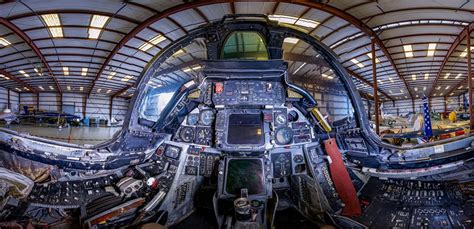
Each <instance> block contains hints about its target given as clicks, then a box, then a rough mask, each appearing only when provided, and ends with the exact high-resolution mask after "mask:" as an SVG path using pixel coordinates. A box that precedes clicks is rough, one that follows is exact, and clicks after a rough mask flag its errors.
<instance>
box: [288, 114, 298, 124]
mask: <svg viewBox="0 0 474 229" xmlns="http://www.w3.org/2000/svg"><path fill="white" fill-rule="evenodd" d="M298 117H299V115H298V112H296V111H290V112H289V113H288V121H290V122H295V121H297V120H298Z"/></svg>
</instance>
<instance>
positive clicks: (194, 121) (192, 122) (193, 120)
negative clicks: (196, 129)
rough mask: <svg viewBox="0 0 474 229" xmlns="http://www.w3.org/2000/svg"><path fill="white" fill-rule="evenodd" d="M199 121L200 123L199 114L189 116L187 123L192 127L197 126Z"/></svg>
mask: <svg viewBox="0 0 474 229" xmlns="http://www.w3.org/2000/svg"><path fill="white" fill-rule="evenodd" d="M198 121H199V114H197V113H193V114H189V115H188V118H187V119H186V123H187V124H188V125H190V126H194V125H196V124H197V123H198Z"/></svg>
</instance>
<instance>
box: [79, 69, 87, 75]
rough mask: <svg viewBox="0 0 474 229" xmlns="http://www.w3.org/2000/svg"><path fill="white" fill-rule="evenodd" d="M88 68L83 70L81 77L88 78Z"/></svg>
mask: <svg viewBox="0 0 474 229" xmlns="http://www.w3.org/2000/svg"><path fill="white" fill-rule="evenodd" d="M87 70H88V69H87V68H82V69H81V76H87Z"/></svg>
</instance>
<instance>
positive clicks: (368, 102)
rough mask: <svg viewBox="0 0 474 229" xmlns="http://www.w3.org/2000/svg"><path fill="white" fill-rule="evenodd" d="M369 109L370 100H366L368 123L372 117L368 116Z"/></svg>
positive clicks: (370, 105)
mask: <svg viewBox="0 0 474 229" xmlns="http://www.w3.org/2000/svg"><path fill="white" fill-rule="evenodd" d="M370 107H372V104H370V100H369V99H368V98H367V116H368V118H369V121H370V120H371V119H372V117H371V116H372V115H371V114H370Z"/></svg>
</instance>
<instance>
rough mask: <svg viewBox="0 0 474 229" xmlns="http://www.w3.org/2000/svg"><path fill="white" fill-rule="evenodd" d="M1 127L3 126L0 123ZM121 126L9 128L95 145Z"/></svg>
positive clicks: (64, 140) (57, 139) (15, 126)
mask: <svg viewBox="0 0 474 229" xmlns="http://www.w3.org/2000/svg"><path fill="white" fill-rule="evenodd" d="M1 127H5V126H4V125H1ZM121 128H122V127H69V128H61V129H60V128H57V127H45V126H36V125H10V129H12V130H14V131H17V132H26V133H29V134H31V135H33V136H37V137H42V138H47V139H52V140H56V141H62V142H69V143H73V144H80V145H85V144H89V145H96V144H99V143H101V142H105V141H107V140H109V139H111V138H112V137H113V135H114V134H115V133H116V132H117V131H119V130H120V129H121Z"/></svg>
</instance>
